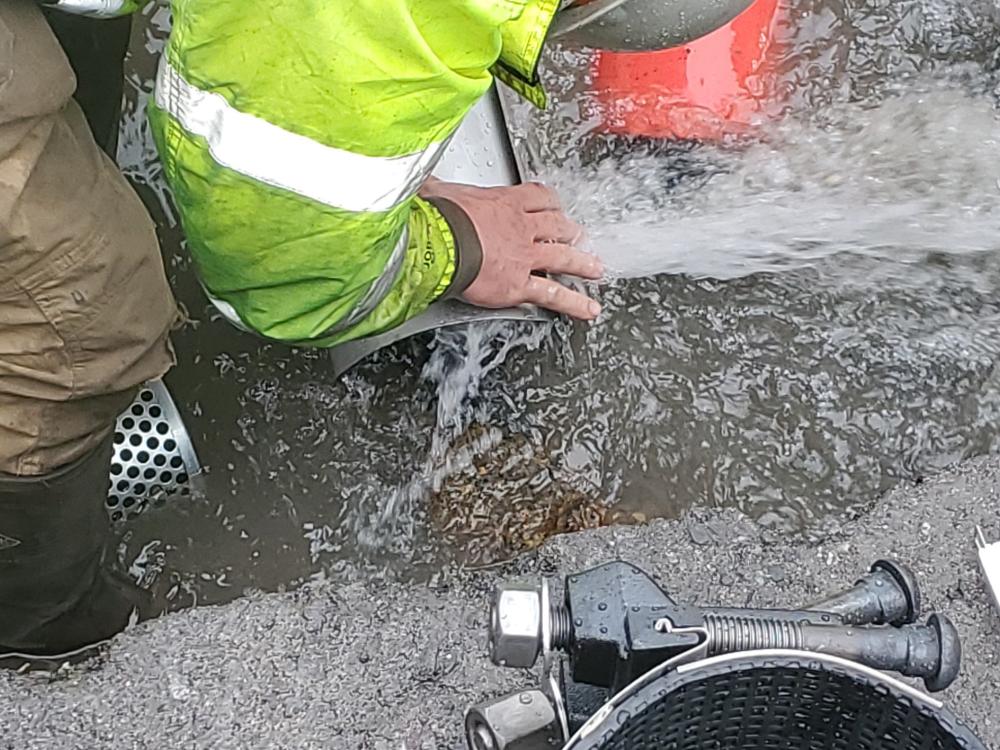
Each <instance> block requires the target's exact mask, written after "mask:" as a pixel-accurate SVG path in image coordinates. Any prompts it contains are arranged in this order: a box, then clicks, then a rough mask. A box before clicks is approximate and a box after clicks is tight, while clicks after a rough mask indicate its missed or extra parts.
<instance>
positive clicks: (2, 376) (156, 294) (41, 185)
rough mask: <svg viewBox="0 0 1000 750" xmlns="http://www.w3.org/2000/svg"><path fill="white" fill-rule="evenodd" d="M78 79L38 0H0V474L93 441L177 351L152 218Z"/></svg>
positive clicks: (37, 465)
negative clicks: (102, 138) (107, 149)
mask: <svg viewBox="0 0 1000 750" xmlns="http://www.w3.org/2000/svg"><path fill="white" fill-rule="evenodd" d="M75 87H76V79H75V77H74V74H73V71H72V69H71V67H70V65H69V63H68V61H67V60H66V57H65V55H64V53H63V51H62V49H61V48H60V46H59V44H58V42H57V41H56V39H55V37H54V36H53V34H52V32H51V30H50V28H49V26H48V24H47V23H46V22H45V20H44V19H43V17H42V15H41V12H40V11H39V9H38V7H37V5H36V2H35V0H0V475H3V474H7V475H14V476H39V475H43V474H46V473H48V472H51V471H54V470H55V469H57V468H59V467H62V466H65V465H68V464H70V463H72V462H74V461H76V460H78V459H80V458H81V457H83V456H85V455H87V454H88V453H90V452H92V451H93V450H95V449H96V448H97V447H98V446H99V445H100V444H101V443H102V440H103V439H104V438H106V437H107V435H108V433H109V431H110V430H111V429H112V427H113V425H114V420H115V417H116V415H117V414H118V413H119V412H120V411H121V410H122V409H124V408H125V407H126V406H127V405H128V403H129V401H130V399H131V398H132V396H133V394H134V392H135V389H136V387H137V386H138V385H139V384H141V383H142V382H144V381H145V380H148V379H150V378H155V377H157V376H159V375H161V374H163V373H164V372H165V371H166V370H167V369H168V368H169V367H170V366H171V364H172V363H173V353H172V350H171V348H170V344H169V341H168V331H169V329H170V328H171V326H172V324H173V323H174V322H175V320H176V317H177V313H176V309H177V308H176V304H175V302H174V300H173V298H172V296H171V293H170V289H169V287H168V285H167V280H166V276H165V273H164V269H163V263H162V260H161V257H160V253H159V248H158V243H157V238H156V234H155V230H154V227H153V223H152V221H151V220H150V218H149V216H148V215H147V213H146V211H145V208H144V207H143V205H142V203H141V202H140V200H139V198H138V196H136V194H135V193H134V192H133V191H132V189H131V188H130V187H129V185H128V184H127V183H126V181H125V180H124V178H123V177H122V176H121V174H119V172H118V170H117V168H116V167H115V165H114V163H113V162H112V161H111V160H110V159H109V158H107V157H106V156H105V155H104V153H103V152H102V151H101V150H100V149H99V148H98V146H97V144H96V143H95V141H94V138H93V136H92V134H91V132H90V130H89V128H88V125H87V123H86V121H85V120H84V117H83V115H82V113H81V112H80V109H79V107H78V106H77V104H76V103H75V102H74V101H73V99H72V95H73V91H74V89H75Z"/></svg>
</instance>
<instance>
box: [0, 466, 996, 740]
mask: <svg viewBox="0 0 1000 750" xmlns="http://www.w3.org/2000/svg"><path fill="white" fill-rule="evenodd" d="M976 524H982V525H983V526H984V528H985V529H986V531H987V534H988V535H989V536H991V537H994V538H1000V458H998V457H991V458H988V459H980V460H975V461H972V462H968V463H966V464H963V465H961V466H960V467H958V468H957V469H956V470H953V471H950V472H947V473H945V474H943V475H941V476H939V477H938V478H936V479H931V480H928V481H926V482H925V483H923V484H921V485H919V486H911V487H903V488H901V489H898V490H896V491H895V492H893V493H891V494H890V495H889V496H888V497H886V498H884V499H883V500H881V501H879V502H877V503H875V504H874V505H873V507H872V508H870V509H869V510H868V511H866V512H864V513H861V514H860V515H857V516H856V517H854V518H849V519H841V520H840V521H839V522H836V523H834V522H831V521H828V522H827V523H826V524H825V525H824V526H821V527H818V528H814V529H812V531H811V532H810V533H809V535H808V536H807V537H803V538H802V539H799V540H796V541H789V540H787V539H782V538H778V537H776V536H769V534H770V532H766V531H762V530H761V529H760V528H758V527H757V526H755V525H754V524H752V523H750V522H749V521H747V520H746V519H745V518H743V517H742V516H740V515H739V514H738V513H737V512H735V511H732V510H727V511H719V512H710V511H696V512H692V513H690V514H688V516H687V517H685V518H684V519H683V520H681V521H657V522H654V523H653V524H651V525H648V526H642V527H617V528H607V529H601V530H598V531H593V532H583V533H580V534H575V535H569V536H564V537H558V538H556V539H554V540H551V541H550V542H549V543H547V544H546V545H545V546H544V547H543V548H542V549H541V550H540V551H538V552H537V553H535V554H533V555H531V556H530V557H527V558H522V559H521V560H519V561H518V562H516V563H514V564H511V565H508V566H507V567H506V568H501V569H495V570H491V571H483V572H477V573H471V572H467V571H466V572H463V571H453V572H450V573H446V574H441V575H440V576H438V577H437V579H436V580H435V581H434V582H433V583H432V585H430V586H412V585H403V584H398V583H394V582H391V581H380V582H371V581H363V580H361V579H360V577H359V578H358V579H357V580H354V581H351V580H349V577H348V580H344V581H336V582H334V581H327V582H323V583H318V584H312V585H311V586H310V587H309V588H307V589H303V590H299V591H296V592H292V593H285V594H272V595H266V596H265V595H259V596H250V597H247V598H244V599H241V600H238V601H236V602H234V603H232V604H228V605H223V606H219V607H214V608H200V609H197V610H192V611H188V612H182V613H179V614H175V615H171V616H168V617H166V618H164V619H161V620H159V621H154V622H149V623H146V624H143V625H141V626H139V627H137V628H135V629H133V630H132V631H130V632H128V633H126V634H124V635H122V636H120V637H119V638H118V639H117V640H116V641H115V642H114V644H113V645H112V646H111V647H110V649H109V650H108V652H107V654H106V655H105V656H104V657H103V658H101V659H100V660H98V661H95V662H92V663H90V664H88V665H85V666H81V667H76V668H73V669H72V670H69V671H67V672H65V673H64V674H59V675H56V676H51V675H38V674H35V675H26V676H19V675H15V674H12V673H5V674H3V675H0V703H2V705H3V706H4V708H3V710H2V712H0V747H2V748H12V749H13V748H17V750H23V749H28V748H66V749H69V748H81V749H83V748H86V749H87V750H96V749H97V748H182V747H183V748H213V749H215V748H219V749H221V748H321V747H322V748H345V749H346V748H373V749H376V748H377V749H380V750H381V749H383V748H407V749H416V748H420V749H423V748H460V747H463V746H464V745H463V741H462V739H461V721H462V714H463V711H464V709H465V708H466V707H467V706H468V705H469V704H470V703H472V702H474V701H478V700H481V699H483V698H485V697H488V696H492V695H495V694H498V693H501V692H504V691H506V690H509V689H515V688H517V687H522V686H525V685H528V684H530V682H531V678H530V676H529V675H528V674H526V673H518V672H512V673H506V674H504V673H502V672H501V670H498V669H495V668H494V667H492V666H491V665H490V664H489V663H488V660H487V659H486V657H485V655H484V651H485V634H484V625H485V621H486V600H487V597H488V593H489V591H490V590H491V588H492V587H493V586H494V584H495V583H496V582H497V581H498V580H500V579H501V578H503V577H504V576H511V575H517V574H522V573H537V572H538V571H543V572H545V573H547V574H566V573H569V572H573V571H578V570H581V569H585V568H587V567H589V566H592V565H595V564H598V563H602V562H606V561H608V560H610V559H613V558H616V557H619V558H623V559H626V560H628V561H630V562H633V563H635V564H637V565H639V566H641V567H643V568H645V569H647V570H648V571H649V572H650V573H654V574H657V575H659V576H660V579H661V581H662V583H663V585H664V586H665V587H666V588H667V590H668V591H670V592H671V593H672V594H674V595H675V596H676V597H677V598H679V599H681V600H685V601H691V602H698V603H703V604H709V603H717V604H727V605H737V606H741V605H746V604H751V605H754V606H767V605H778V606H781V605H784V606H794V605H797V604H801V603H804V602H806V601H809V600H812V599H814V598H816V597H818V596H819V595H821V594H823V593H826V592H829V591H833V590H836V589H838V588H840V587H841V586H842V585H843V584H846V583H849V582H851V581H853V580H854V578H855V577H856V576H857V575H858V574H859V573H861V572H862V571H863V570H864V569H865V568H867V566H868V565H869V564H870V563H871V562H872V561H874V560H875V559H877V558H879V557H883V556H892V557H895V558H897V559H900V560H902V561H905V562H907V563H908V564H910V565H911V566H912V567H913V569H914V571H915V572H916V573H917V575H918V576H919V578H920V581H921V582H922V584H923V589H924V601H925V607H924V609H925V610H926V611H931V610H937V611H941V612H944V613H946V614H947V615H948V616H949V617H951V618H952V619H953V620H954V622H955V623H956V625H957V626H958V628H959V630H960V632H961V634H962V637H963V643H964V648H965V654H966V656H965V660H964V664H963V670H962V675H961V677H960V678H959V680H958V682H957V683H956V684H955V685H954V686H953V687H952V688H950V689H949V690H948V691H947V692H945V693H944V694H942V697H943V699H944V700H945V702H946V703H947V704H948V705H949V706H950V707H951V708H952V709H953V710H954V712H955V713H957V714H958V715H959V717H961V718H962V720H963V721H965V722H967V723H968V724H969V726H971V727H972V728H973V729H974V730H975V731H976V732H977V733H978V734H979V736H980V737H981V738H982V739H983V740H984V742H985V743H986V744H987V745H988V746H989V747H992V748H1000V711H997V710H996V708H995V707H996V703H997V696H998V695H1000V619H998V617H997V615H996V614H995V613H994V612H993V611H992V609H991V608H990V605H989V603H988V599H987V594H986V592H985V590H984V588H983V586H982V584H981V582H980V578H979V574H978V569H977V566H976V557H975V551H974V544H973V529H974V527H975V525H976Z"/></svg>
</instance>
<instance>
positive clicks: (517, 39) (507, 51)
mask: <svg viewBox="0 0 1000 750" xmlns="http://www.w3.org/2000/svg"><path fill="white" fill-rule="evenodd" d="M560 4H561V0H527V2H525V3H524V10H523V11H521V14H520V15H519V16H518V17H517V18H515V19H513V20H511V21H507V22H506V23H505V24H503V25H502V26H501V27H500V38H501V40H502V42H503V47H502V51H501V53H500V64H501V65H502V66H503V67H505V68H507V70H509V71H511V72H513V73H515V74H516V75H517V76H518V77H519V78H521V79H522V80H524V81H526V82H527V83H532V84H534V83H537V82H538V60H539V57H541V54H542V46H543V45H544V44H545V38H546V37H547V36H548V34H549V27H550V26H552V21H553V20H554V19H555V17H556V12H557V11H558V10H559V6H560Z"/></svg>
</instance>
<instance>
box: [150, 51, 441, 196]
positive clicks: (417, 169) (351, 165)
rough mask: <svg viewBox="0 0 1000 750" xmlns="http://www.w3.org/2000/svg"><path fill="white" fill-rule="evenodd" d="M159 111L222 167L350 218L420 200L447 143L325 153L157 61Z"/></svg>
mask: <svg viewBox="0 0 1000 750" xmlns="http://www.w3.org/2000/svg"><path fill="white" fill-rule="evenodd" d="M156 105H157V106H158V107H159V108H160V109H162V110H163V111H165V112H166V113H168V114H169V115H170V116H172V117H173V118H174V119H175V120H177V122H178V123H180V125H181V126H182V127H183V128H184V129H185V130H186V131H187V132H188V133H190V134H192V135H195V136H199V137H201V138H204V139H205V140H206V141H207V143H208V151H209V153H210V154H211V155H212V158H213V159H214V160H215V161H216V162H217V163H219V164H221V165H222V166H224V167H228V168H229V169H232V170H233V171H234V172H239V173H240V174H242V175H245V176H247V177H250V178H251V179H254V180H257V181H258V182H263V183H265V184H267V185H271V186H273V187H277V188H281V189H284V190H289V191H291V192H293V193H297V194H298V195H302V196H305V197H307V198H311V199H312V200H315V201H317V202H319V203H322V204H324V205H327V206H332V207H334V208H339V209H343V210H345V211H353V212H357V213H362V212H380V211H388V210H390V209H392V208H394V207H395V206H398V205H399V204H400V203H402V202H404V201H406V200H409V199H410V198H412V197H413V196H414V195H416V193H417V190H419V189H420V186H421V185H423V183H424V180H426V179H427V177H428V175H430V173H431V172H432V171H433V169H434V166H435V165H436V164H437V162H438V159H440V158H441V155H442V154H443V153H444V150H445V148H446V147H447V145H448V140H447V139H446V140H444V141H441V142H439V143H433V144H431V145H430V146H428V147H427V148H426V149H424V150H423V151H421V152H420V153H416V154H409V155H406V156H392V157H383V156H366V155H364V154H357V153H354V152H352V151H345V150H343V149H339V148H334V147H333V146H327V145H324V144H322V143H319V142H317V141H314V140H312V139H311V138H307V137H305V136H303V135H299V134H298V133H293V132H291V131H289V130H285V129H284V128H281V127H278V126H277V125H274V124H272V123H270V122H267V121H266V120H263V119H261V118H260V117H256V116H255V115H250V114H247V113H245V112H240V111H239V110H237V109H236V108H235V107H233V106H232V105H230V104H229V102H227V101H226V100H225V98H223V96H222V95H221V94H216V93H212V92H208V91H203V90H201V89H199V88H197V87H196V86H194V85H192V84H191V83H189V82H188V81H186V80H185V79H184V78H182V77H181V75H180V73H178V72H177V70H175V69H174V67H173V66H172V65H171V64H170V63H169V62H168V61H167V58H166V55H164V56H163V58H162V59H161V61H160V69H159V73H158V74H157V81H156Z"/></svg>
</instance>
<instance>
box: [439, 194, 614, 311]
mask: <svg viewBox="0 0 1000 750" xmlns="http://www.w3.org/2000/svg"><path fill="white" fill-rule="evenodd" d="M421 195H422V196H423V197H425V198H429V199H431V200H433V199H434V198H435V197H441V198H446V199H447V200H449V201H451V202H452V203H454V204H455V205H457V206H458V207H459V208H461V209H462V211H464V212H465V214H466V216H467V217H468V218H469V220H470V221H471V223H472V225H473V227H474V229H475V232H476V235H477V236H478V237H479V243H480V246H481V247H482V254H483V260H482V267H481V268H480V271H479V275H478V276H476V278H475V280H474V281H473V282H472V283H471V284H470V285H469V286H468V287H467V288H466V289H465V292H464V293H463V294H462V298H463V299H464V300H466V301H467V302H470V303H472V304H473V305H479V306H480V307H492V308H498V307H510V306H512V305H519V304H521V303H522V302H530V303H532V304H535V305H538V306H539V307H545V308H548V309H549V310H553V311H555V312H557V313H563V314H565V315H570V316H572V317H574V318H579V319H580V320H593V319H594V318H596V317H597V316H598V315H599V314H600V312H601V306H600V305H599V304H598V303H597V302H595V301H594V300H592V299H590V298H589V297H587V296H586V295H584V294H581V293H579V292H576V291H574V290H572V289H569V288H568V287H566V286H564V285H562V284H560V283H559V282H557V281H555V280H553V279H550V278H546V277H545V276H539V275H535V274H533V273H532V272H533V271H544V272H546V273H558V274H568V275H570V276H578V277H581V278H584V279H599V278H601V275H602V274H603V273H604V266H603V264H602V263H601V261H600V260H599V259H598V258H597V257H596V256H594V255H590V254H589V253H584V252H581V251H580V250H577V249H576V248H575V247H574V246H575V245H576V243H577V242H579V241H580V239H581V238H582V236H583V228H582V227H581V226H580V225H579V224H577V223H576V222H574V221H573V220H572V219H570V218H569V217H568V216H566V214H564V213H563V212H562V209H561V208H560V206H559V197H558V196H557V195H556V193H555V191H554V190H552V189H551V188H548V187H545V186H544V185H541V184H538V183H527V184H524V185H517V186H515V187H500V188H480V187H473V186H471V185H461V184H458V183H453V182H442V181H441V180H430V181H428V183H427V184H425V185H424V187H423V189H422V190H421Z"/></svg>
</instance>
